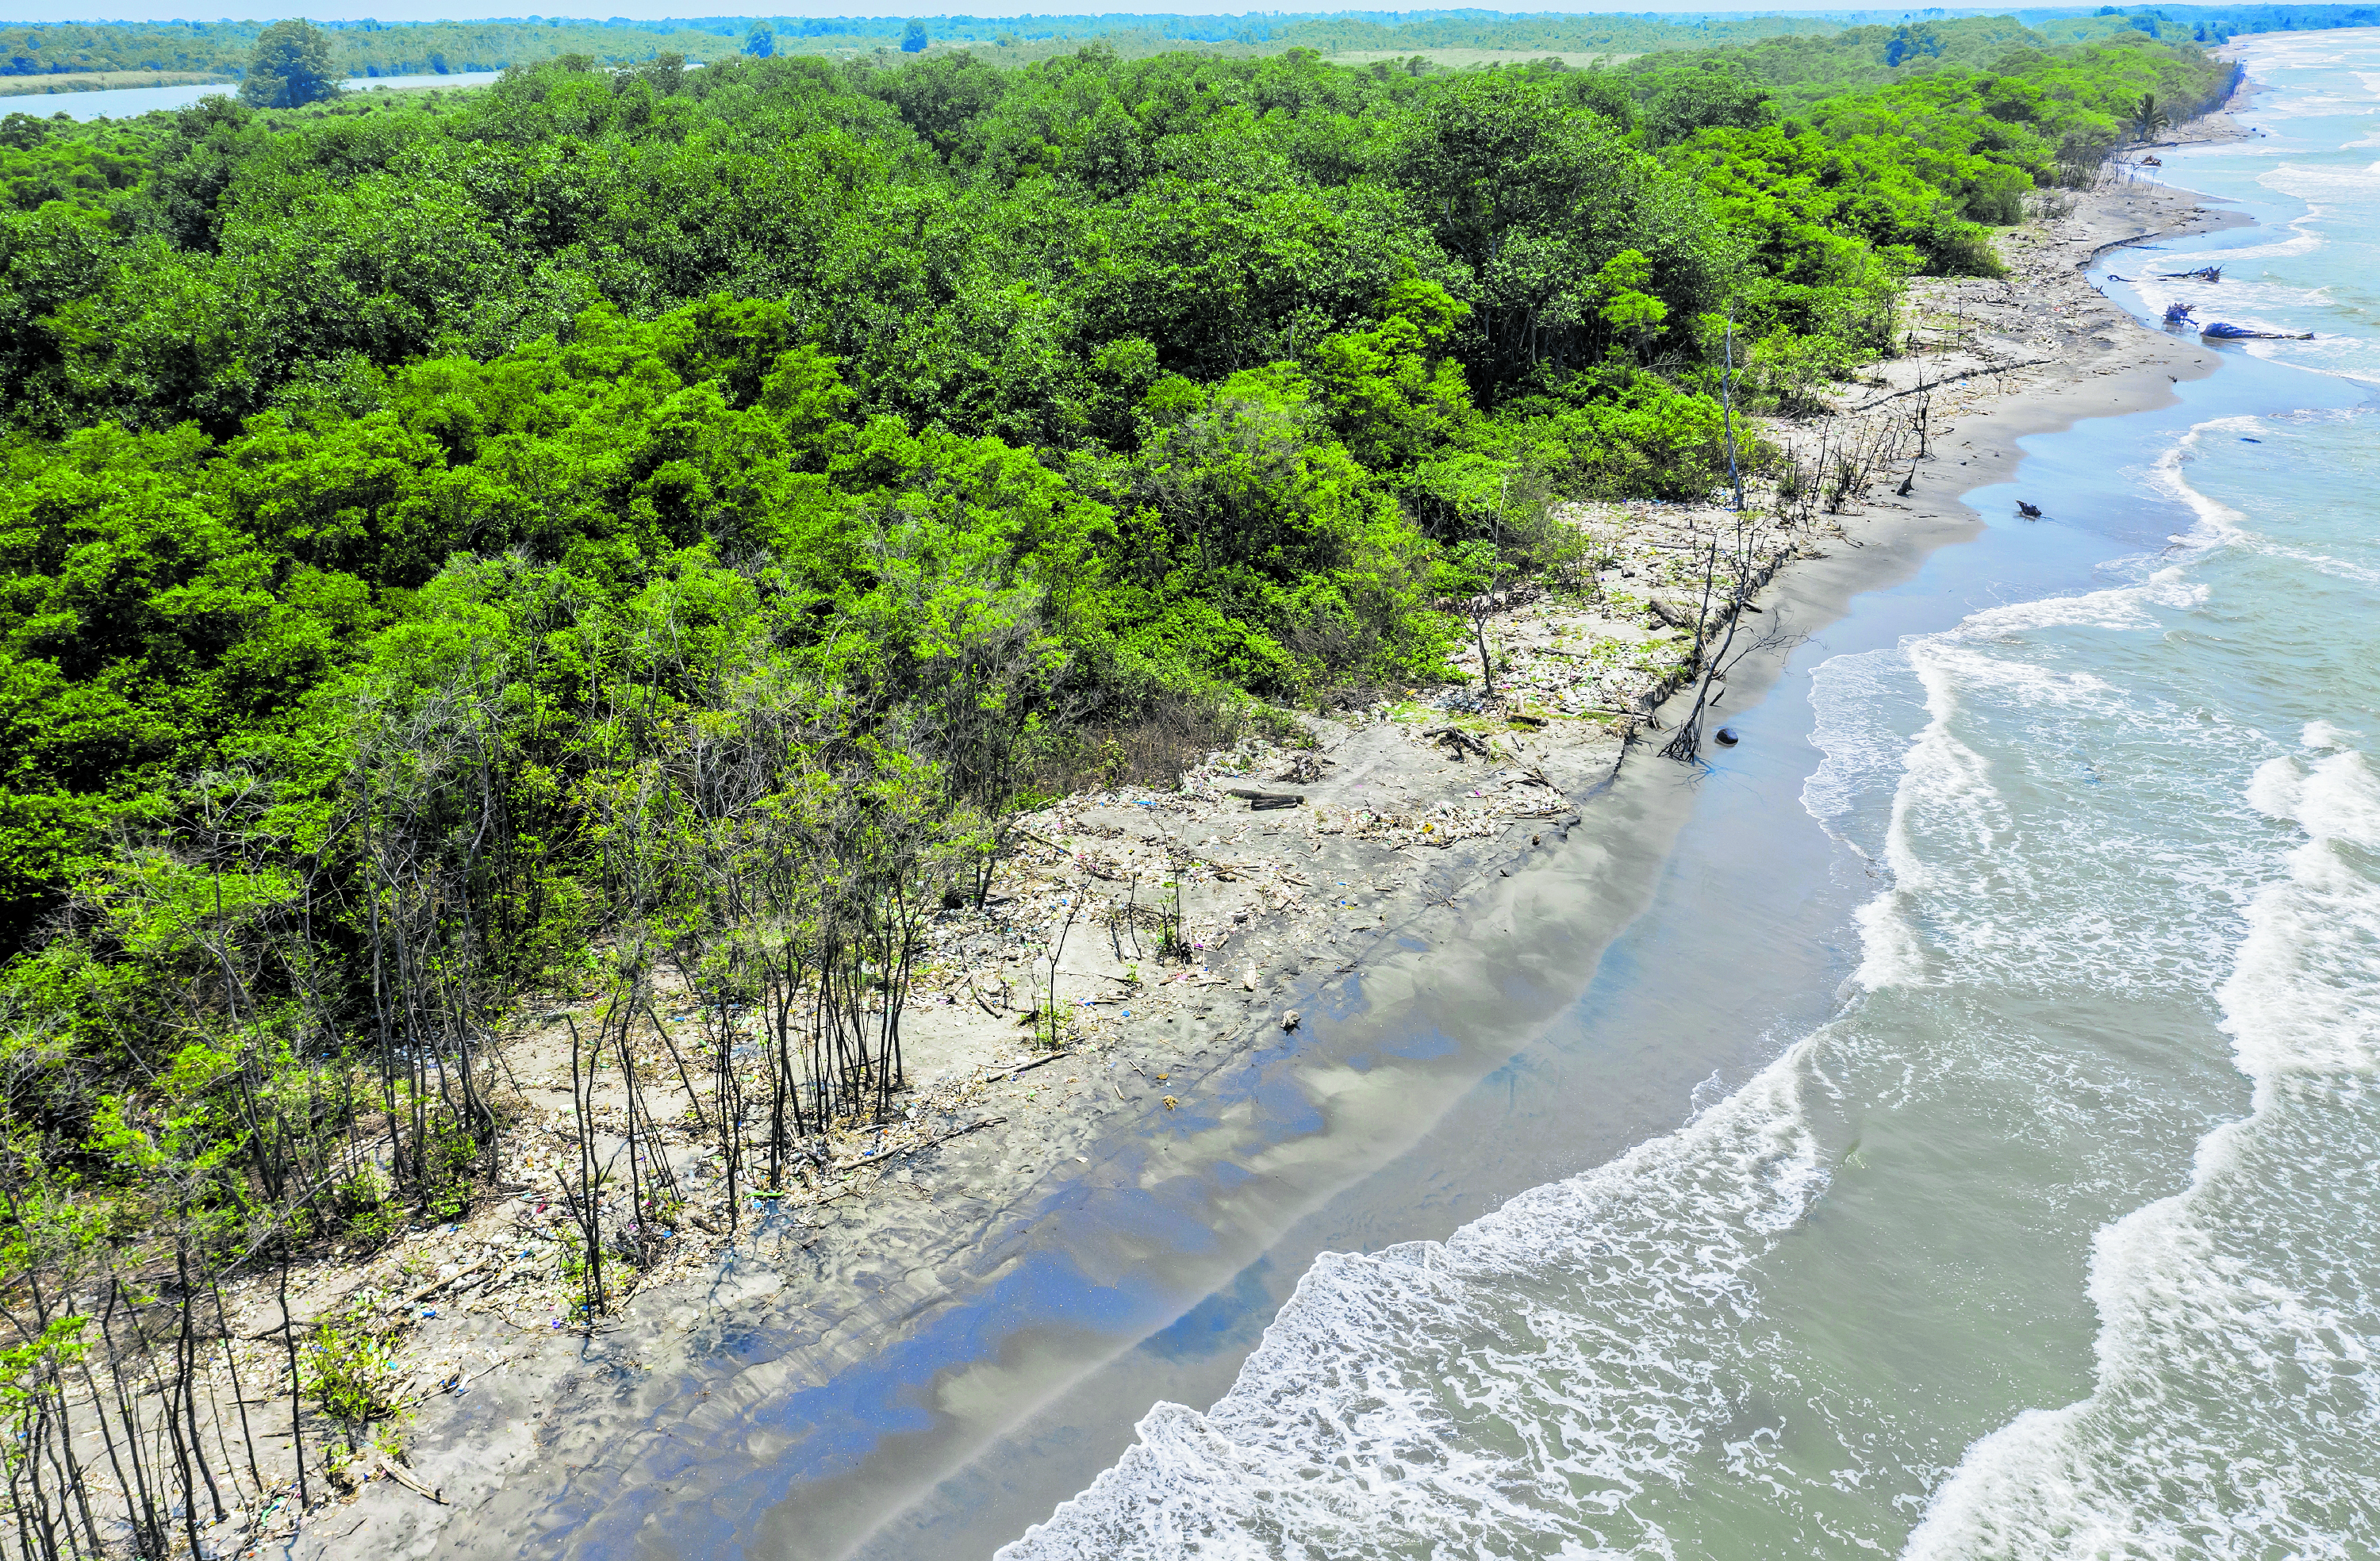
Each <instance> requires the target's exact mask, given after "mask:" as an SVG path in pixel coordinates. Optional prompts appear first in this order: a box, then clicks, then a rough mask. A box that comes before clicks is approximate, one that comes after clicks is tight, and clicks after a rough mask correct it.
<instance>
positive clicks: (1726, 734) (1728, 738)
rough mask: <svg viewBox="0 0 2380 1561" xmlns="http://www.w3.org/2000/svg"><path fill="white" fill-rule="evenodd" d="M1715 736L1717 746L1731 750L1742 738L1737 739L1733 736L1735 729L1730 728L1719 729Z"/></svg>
mask: <svg viewBox="0 0 2380 1561" xmlns="http://www.w3.org/2000/svg"><path fill="white" fill-rule="evenodd" d="M1715 735H1716V736H1717V737H1718V744H1719V746H1720V747H1722V748H1732V747H1734V746H1735V745H1736V744H1738V743H1741V742H1743V738H1741V737H1738V736H1737V735H1736V734H1735V728H1733V727H1731V726H1722V727H1720V728H1719V729H1718V732H1717V733H1715Z"/></svg>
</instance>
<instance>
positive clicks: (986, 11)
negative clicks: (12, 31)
mask: <svg viewBox="0 0 2380 1561" xmlns="http://www.w3.org/2000/svg"><path fill="white" fill-rule="evenodd" d="M301 3H303V5H304V9H302V10H297V9H296V8H295V7H293V6H291V5H289V4H288V3H287V0H283V3H282V4H278V5H242V4H239V3H238V0H181V3H180V4H178V5H176V4H175V3H174V0H164V3H161V4H150V5H142V4H140V3H138V0H101V3H100V4H98V5H95V6H90V7H88V8H85V7H83V6H76V5H74V4H72V3H70V0H68V3H65V4H61V3H60V0H32V3H30V4H28V3H26V0H0V22H6V23H18V22H34V21H46V22H65V21H82V22H97V21H179V20H191V19H197V20H205V21H216V20H222V19H239V20H248V19H250V18H254V19H259V20H271V19H275V18H281V17H285V16H290V15H302V16H306V17H309V18H312V19H313V20H316V21H353V20H357V19H359V18H365V17H371V18H377V19H379V20H381V21H383V22H408V21H471V20H477V19H480V18H488V17H515V18H518V17H526V16H528V15H530V14H531V13H530V12H528V11H526V10H521V9H516V8H515V6H504V5H480V6H472V5H470V4H468V0H460V3H458V0H416V3H412V4H407V0H301ZM761 3H762V4H763V5H767V4H768V3H769V0H761ZM601 4H602V9H601V11H600V13H599V12H595V11H591V10H590V11H588V12H572V11H561V12H545V13H539V14H542V15H546V16H554V15H561V16H568V17H572V18H586V17H596V18H602V17H633V18H637V19H638V20H640V21H641V20H649V19H651V18H657V17H698V16H743V15H763V14H765V15H769V16H784V17H807V16H818V17H837V16H844V17H852V16H868V17H908V16H918V17H933V16H949V15H956V14H961V13H964V14H965V15H969V16H976V17H985V18H990V17H1010V16H1018V15H1023V14H1027V13H1033V14H1038V15H1041V16H1106V15H1111V14H1119V13H1123V14H1129V13H1135V12H1142V13H1153V14H1157V15H1169V16H1218V15H1220V16H1238V15H1241V14H1243V13H1245V12H1247V11H1249V10H1250V9H1251V7H1250V6H1247V5H1245V3H1243V4H1240V5H1214V4H1204V5H1202V4H1200V3H1199V0H1085V3H1077V4H1072V5H1070V4H1067V3H1066V0H1035V3H1032V4H1002V0H845V3H844V4H840V5H837V4H808V5H803V4H791V5H783V6H770V8H769V9H768V10H766V11H765V12H763V11H761V10H760V9H759V8H758V7H757V6H756V7H754V8H753V9H750V10H742V9H736V8H732V7H730V6H714V7H706V6H703V5H702V4H701V3H700V0H696V3H694V4H691V5H690V4H688V3H687V0H675V3H674V4H672V3H668V0H601ZM194 7H197V8H195V9H194ZM1282 8H1283V9H1286V10H1292V11H1295V12H1300V13H1306V12H1322V11H1327V10H1330V9H1333V8H1334V7H1332V6H1330V5H1329V4H1328V3H1327V0H1317V3H1315V4H1312V5H1310V6H1298V5H1295V4H1294V3H1293V4H1291V5H1290V6H1284V7H1282ZM1378 8H1379V9H1381V10H1387V9H1389V8H1390V7H1389V6H1380V7H1378ZM1483 8H1485V7H1483ZM1853 8H1857V7H1853V6H1845V5H1843V4H1841V3H1840V0H1835V3H1833V4H1828V3H1827V0H1784V3H1782V4H1779V5H1771V6H1745V7H1743V10H1744V11H1745V12H1747V13H1754V14H1766V13H1773V12H1778V11H1840V10H1846V9H1853ZM1647 11H1659V12H1662V13H1664V14H1668V13H1672V12H1691V13H1694V14H1696V15H1703V16H1708V15H1711V14H1714V13H1713V12H1712V8H1711V6H1710V5H1709V3H1708V0H1702V3H1701V4H1694V3H1691V0H1634V3H1633V4H1629V5H1563V4H1560V3H1559V0H1547V3H1545V4H1540V5H1536V6H1530V7H1528V10H1527V11H1526V12H1525V13H1522V12H1518V11H1516V12H1515V14H1528V15H1539V14H1543V13H1546V12H1560V13H1563V14H1566V15H1585V14H1592V13H1596V12H1604V13H1611V12H1628V13H1631V14H1633V15H1637V16H1642V15H1644V14H1645V12H1647Z"/></svg>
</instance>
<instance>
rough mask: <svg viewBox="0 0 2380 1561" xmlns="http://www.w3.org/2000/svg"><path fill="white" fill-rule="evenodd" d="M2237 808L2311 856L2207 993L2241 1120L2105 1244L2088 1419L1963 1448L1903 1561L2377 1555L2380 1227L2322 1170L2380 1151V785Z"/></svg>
mask: <svg viewBox="0 0 2380 1561" xmlns="http://www.w3.org/2000/svg"><path fill="white" fill-rule="evenodd" d="M2316 724H2317V725H2325V726H2326V723H2316ZM2334 734H2336V729H2335V728H2330V729H2327V730H2326V731H2325V732H2324V734H2323V735H2324V736H2325V739H2327V738H2328V737H2330V736H2332V735H2334ZM2324 745H2325V746H2329V745H2330V744H2328V743H2327V742H2325V744H2324ZM2248 795H2249V799H2250V801H2251V802H2252V803H2253V805H2255V806H2256V807H2257V808H2258V809H2259V810H2261V811H2264V812H2265V813H2267V814H2269V815H2271V816H2272V817H2276V818H2281V819H2289V820H2293V821H2295V822H2297V823H2298V824H2300V825H2301V827H2302V828H2303V829H2305V831H2306V834H2307V839H2306V840H2305V841H2304V842H2303V843H2301V845H2299V846H2297V847H2296V848H2294V849H2293V850H2291V851H2290V852H2289V853H2288V855H2287V858H2286V860H2287V876H2286V877H2283V878H2282V879H2280V880H2278V881H2277V882H2275V883H2273V884H2271V885H2269V886H2267V887H2266V888H2265V889H2264V890H2263V891H2262V892H2260V893H2259V894H2258V895H2257V897H2256V899H2255V901H2254V902H2253V905H2252V906H2251V908H2250V910H2249V913H2248V916H2247V925H2248V931H2247V936H2246V937H2245V938H2243V939H2242V940H2241V942H2240V949H2239V954H2238V959H2237V962H2236V963H2235V965H2234V968H2233V970H2232V973H2231V975H2230V977H2229V979H2228V981H2226V982H2225V983H2224V985H2223V987H2222V989H2221V991H2220V993H2219V994H2218V995H2219V998H2220V1000H2221V1002H2222V1005H2223V1010H2224V1013H2225V1021H2224V1027H2225V1029H2226V1030H2228V1032H2229V1033H2230V1035H2231V1036H2232V1040H2233V1054H2234V1057H2235V1059H2236V1060H2237V1062H2238V1065H2239V1067H2240V1071H2242V1072H2244V1073H2246V1074H2247V1075H2248V1076H2249V1077H2250V1078H2251V1079H2252V1080H2253V1081H2254V1083H2255V1098H2254V1104H2253V1112H2252V1114H2251V1115H2250V1116H2249V1117H2248V1118H2247V1119H2244V1120H2241V1121H2237V1122H2233V1123H2229V1124H2226V1125H2224V1126H2222V1127H2219V1128H2217V1129H2216V1130H2215V1131H2213V1132H2211V1133H2209V1134H2208V1135H2207V1137H2206V1138H2205V1140H2204V1141H2203V1143H2202V1144H2201V1145H2200V1149H2199V1152H2198V1155H2197V1156H2196V1159H2195V1165H2194V1168H2193V1174H2192V1180H2191V1185H2190V1186H2189V1188H2188V1189H2187V1190H2186V1191H2184V1192H2181V1193H2180V1194H2178V1195H2176V1196H2174V1197H2171V1198H2167V1199H2163V1200H2160V1201H2158V1202H2155V1203H2153V1204H2148V1205H2146V1206H2144V1207H2143V1208H2141V1209H2138V1210H2136V1211H2134V1212H2133V1213H2132V1214H2131V1215H2128V1216H2125V1217H2123V1218H2122V1219H2119V1220H2118V1221H2116V1222H2114V1223H2113V1224H2111V1225H2109V1226H2108V1227H2107V1228H2106V1229H2104V1230H2103V1231H2101V1232H2100V1235H2099V1238H2098V1240H2097V1241H2096V1242H2095V1246H2094V1251H2093V1257H2092V1265H2091V1281H2090V1284H2091V1296H2092V1301H2093V1304H2094V1305H2095V1308H2096V1309H2097V1311H2098V1313H2099V1316H2100V1319H2101V1329H2100V1335H2099V1338H2098V1342H2097V1355H2098V1369H2097V1372H2096V1382H2095V1388H2094V1390H2093V1392H2092V1394H2091V1396H2090V1397H2089V1398H2086V1399H2084V1400H2082V1401H2080V1402H2078V1403H2075V1404H2071V1405H2069V1406H2067V1407H2066V1408H2064V1409H2061V1410H2033V1411H2029V1412H2027V1413H2025V1414H2022V1415H2020V1416H2018V1417H2017V1418H2016V1419H2014V1420H2013V1421H2011V1422H2010V1423H2008V1424H2007V1425H2005V1426H2003V1427H2002V1428H2001V1429H1999V1430H1998V1431H1996V1432H1994V1433H1992V1434H1989V1435H1987V1436H1985V1437H1984V1438H1983V1439H1982V1440H1980V1441H1978V1442H1977V1443H1976V1444H1975V1445H1974V1446H1973V1447H1971V1448H1970V1449H1969V1450H1968V1453H1967V1456H1966V1458H1965V1459H1964V1460H1963V1461H1962V1462H1961V1466H1960V1468H1959V1469H1958V1470H1957V1472H1956V1473H1955V1474H1954V1475H1953V1477H1952V1478H1951V1479H1950V1480H1949V1482H1947V1483H1946V1484H1945V1485H1944V1486H1943V1487H1942V1489H1941V1490H1940V1491H1939V1492H1938V1493H1937V1495H1936V1498H1935V1500H1934V1502H1933V1503H1932V1505H1931V1507H1929V1509H1928V1511H1927V1513H1926V1515H1925V1519H1924V1520H1923V1521H1922V1522H1921V1523H1920V1525H1919V1526H1918V1528H1917V1530H1916V1531H1915V1532H1914V1533H1913V1535H1912V1537H1911V1539H1910V1543H1909V1545H1908V1548H1907V1551H1906V1555H1908V1556H1909V1557H1911V1558H1912V1561H1920V1558H1926V1561H1930V1558H1933V1557H1946V1558H1947V1557H1965V1556H1971V1555H2029V1556H2046V1555H2061V1556H2062V1555H2076V1556H2083V1555H2143V1556H2158V1557H2165V1556H2171V1557H2176V1558H2180V1557H2187V1556H2197V1555H2229V1554H2257V1555H2297V1556H2338V1557H2348V1556H2363V1555H2370V1554H2371V1553H2372V1547H2373V1545H2374V1543H2380V1487H2375V1486H2374V1484H2373V1483H2372V1482H2371V1481H2370V1480H2369V1479H2368V1478H2365V1476H2366V1475H2368V1472H2369V1471H2368V1470H2367V1469H2364V1468H2363V1467H2362V1465H2363V1459H2364V1458H2365V1455H2366V1454H2367V1452H2368V1449H2369V1446H2371V1438H2372V1436H2373V1435H2374V1434H2375V1433H2380V1421H2375V1418H2374V1411H2373V1407H2372V1403H2371V1399H2370V1397H2369V1395H2368V1394H2367V1393H2366V1392H2364V1391H2363V1390H2362V1386H2361V1383H2362V1378H2363V1377H2364V1376H2365V1374H2366V1373H2368V1372H2369V1371H2370V1369H2371V1367H2372V1366H2373V1364H2374V1361H2375V1359H2380V1295H2375V1294H2374V1290H2373V1289H2372V1275H2371V1272H2370V1265H2369V1263H2368V1261H2363V1262H2359V1261H2358V1260H2359V1259H2367V1260H2368V1257H2369V1253H2370V1249H2371V1246H2372V1242H2373V1240H2374V1236H2375V1235H2380V1229H2375V1225H2374V1220H2373V1218H2372V1216H2371V1214H2370V1205H2369V1201H2368V1200H2367V1199H2366V1198H2365V1197H2364V1196H2363V1192H2362V1189H2361V1188H2360V1187H2358V1188H2349V1187H2344V1186H2340V1187H2336V1188H2334V1187H2330V1186H2326V1185H2325V1183H2326V1182H2327V1180H2328V1179H2327V1177H2326V1176H2325V1175H2324V1174H2323V1172H2322V1169H2321V1168H2322V1167H2323V1166H2324V1165H2325V1162H2327V1163H2329V1164H2332V1165H2355V1164H2359V1163H2362V1162H2364V1161H2366V1160H2368V1156H2369V1153H2370V1142H2371V1134H2372V1133H2373V1132H2374V1130H2375V1129H2380V1099H2375V1092H2374V1082H2373V1078H2372V1074H2373V1072H2374V1069H2375V1067H2380V1027H2375V1020H2374V1015H2375V1014H2380V884H2375V883H2374V881H2373V879H2372V878H2371V877H2370V876H2369V875H2368V872H2367V871H2366V870H2365V869H2364V868H2363V867H2362V866H2360V865H2357V864H2356V863H2354V862H2351V861H2350V860H2349V859H2347V858H2346V857H2344V856H2342V855H2341V854H2340V853H2339V850H2338V847H2339V846H2340V845H2342V844H2345V845H2352V846H2357V847H2361V848H2363V849H2365V850H2369V849H2371V848H2372V847H2373V846H2374V844H2375V843H2380V780H2375V778H2374V775H2373V773H2372V770H2371V768H2370V767H2369V766H2368V765H2367V764H2366V762H2365V760H2364V758H2363V756H2362V754H2360V753H2356V752H2353V751H2336V752H2332V753H2330V754H2329V755H2328V756H2325V757H2324V758H2322V759H2320V760H2318V761H2317V762H2316V763H2315V764H2313V767H2312V768H2306V767H2304V766H2302V765H2301V764H2300V763H2299V761H2298V760H2296V759H2294V758H2290V757H2288V756H2281V757H2277V758H2274V759H2270V760H2267V761H2266V762H2265V764H2263V765H2262V766H2260V767H2259V768H2257V770H2256V772H2255V775H2254V778H2253V780H2252V781H2251V782H2250V785H2249V788H2248ZM2309 1177H2312V1178H2313V1180H2308V1179H2309ZM2258 1238H2261V1240H2260V1239H2258ZM2342 1395H2344V1398H2342ZM2342 1410H2344V1411H2345V1413H2344V1414H2342V1412H2341V1411H2342ZM2241 1547H2244V1548H2241Z"/></svg>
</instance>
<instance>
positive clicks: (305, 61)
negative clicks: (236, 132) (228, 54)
mask: <svg viewBox="0 0 2380 1561" xmlns="http://www.w3.org/2000/svg"><path fill="white" fill-rule="evenodd" d="M341 79H342V78H341V75H340V72H339V69H338V67H335V66H334V65H333V64H332V63H331V40H330V38H329V36H328V35H327V34H325V33H324V32H323V31H322V29H321V28H319V27H316V26H315V25H314V24H313V23H312V22H310V21H304V20H301V19H299V18H296V17H292V18H289V19H288V20H287V21H277V22H274V23H273V25H272V26H271V27H268V28H266V29H265V30H264V31H263V32H262V33H261V35H260V36H259V37H258V38H257V40H256V53H255V54H254V55H252V56H251V57H250V58H249V62H248V79H246V80H244V81H242V82H241V83H240V84H239V95H240V100H241V101H242V102H243V103H249V104H252V105H253V106H255V107H257V108H296V107H297V105H298V104H300V103H321V102H322V101H323V100H324V99H326V98H335V97H337V96H338V95H339V82H340V80H341Z"/></svg>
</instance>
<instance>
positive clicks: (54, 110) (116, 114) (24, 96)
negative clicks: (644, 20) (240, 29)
mask: <svg viewBox="0 0 2380 1561" xmlns="http://www.w3.org/2000/svg"><path fill="white" fill-rule="evenodd" d="M502 75H503V72H501V71H494V70H474V71H456V72H455V73H453V74H452V75H447V76H373V77H364V76H358V77H356V78H354V79H351V80H349V81H348V82H347V83H346V88H347V91H350V92H370V91H378V90H379V89H381V88H383V87H385V88H387V89H388V90H389V91H407V90H411V89H419V88H428V87H435V88H438V89H441V90H444V89H448V88H455V87H485V86H487V85H489V84H490V83H491V82H493V81H494V80H496V79H498V78H499V77H500V76H502ZM238 95H239V83H238V82H237V81H216V82H211V83H201V84H200V85H198V86H194V87H115V88H111V89H109V90H107V91H100V92H18V93H13V94H10V95H7V96H0V114H30V115H36V116H38V117H40V118H43V119H47V118H49V117H50V116H51V115H57V114H63V115H66V116H67V118H69V119H131V118H137V117H138V116H139V115H143V114H152V113H155V112H156V111H157V110H159V109H176V108H188V107H189V106H190V105H191V104H192V103H197V102H198V101H199V100H200V98H205V97H237V96H238Z"/></svg>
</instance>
